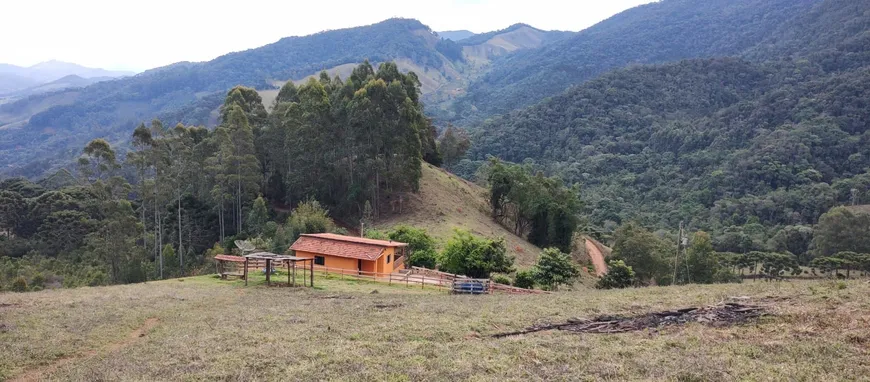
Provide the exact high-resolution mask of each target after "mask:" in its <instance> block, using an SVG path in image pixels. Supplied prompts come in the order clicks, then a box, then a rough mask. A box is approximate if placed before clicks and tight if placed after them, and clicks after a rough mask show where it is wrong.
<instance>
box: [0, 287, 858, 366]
mask: <svg viewBox="0 0 870 382" xmlns="http://www.w3.org/2000/svg"><path fill="white" fill-rule="evenodd" d="M318 284H319V286H318V288H317V289H315V290H311V289H302V288H297V289H289V288H277V287H273V288H266V287H261V286H260V287H257V286H251V287H240V286H238V282H222V281H219V280H216V279H213V278H210V277H197V278H187V279H184V280H183V281H182V280H170V281H163V282H153V283H148V284H136V285H126V286H113V287H98V288H82V289H74V290H52V291H43V292H34V293H27V294H15V293H2V294H0V343H2V344H3V345H4V346H0V379H3V378H10V380H13V381H14V380H36V379H39V378H45V379H53V380H71V381H92V380H182V379H184V380H246V381H247V380H275V379H284V380H288V379H289V380H315V379H316V380H350V379H353V380H396V381H404V380H539V379H546V380H681V381H700V380H852V379H861V378H864V377H865V376H867V375H870V358H868V357H867V353H868V351H870V298H868V296H870V284H868V283H866V282H858V281H853V282H804V281H802V282H750V283H744V284H729V285H711V286H681V287H652V288H644V289H629V290H621V291H583V292H581V293H561V294H550V295H531V296H509V295H486V296H450V295H447V294H441V293H436V292H426V291H422V292H421V291H419V290H417V289H414V288H405V287H402V286H393V287H390V286H386V285H383V284H377V285H375V284H366V283H362V284H360V283H351V282H344V281H339V280H319V281H318ZM373 290H377V291H378V293H377V294H372V293H371V292H372V291H373ZM409 293H413V294H409ZM731 297H737V299H736V300H737V301H741V302H742V303H744V304H757V305H761V306H764V307H765V309H767V310H768V311H769V313H770V314H771V316H768V317H763V318H761V319H759V320H758V321H757V322H753V323H748V324H745V325H738V326H728V327H712V326H705V325H702V324H697V323H695V324H688V325H685V326H670V327H663V328H660V329H658V330H644V331H638V332H629V333H622V334H573V333H570V332H564V331H548V332H539V333H534V334H527V335H521V336H514V337H507V338H503V339H495V338H491V337H490V336H491V335H493V334H496V333H501V332H506V331H513V330H518V329H521V328H523V327H526V326H528V325H532V324H536V323H547V322H562V321H564V320H566V319H569V318H572V317H581V318H589V317H595V316H600V315H615V314H624V315H634V314H640V313H647V312H654V311H659V310H665V309H676V308H684V307H689V306H703V305H709V304H716V303H719V302H721V301H723V300H727V299H729V298H731ZM16 378H19V379H16Z"/></svg>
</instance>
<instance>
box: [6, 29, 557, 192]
mask: <svg viewBox="0 0 870 382" xmlns="http://www.w3.org/2000/svg"><path fill="white" fill-rule="evenodd" d="M564 35H565V33H564V32H547V31H543V30H539V29H536V28H532V27H530V26H527V25H517V26H513V27H511V28H508V29H506V30H505V31H503V32H501V33H497V34H493V35H491V36H490V37H489V38H487V39H478V40H477V41H475V42H473V43H470V42H468V41H462V44H460V43H457V42H454V41H452V40H444V39H441V38H440V37H438V36H437V34H436V33H435V32H433V31H432V30H431V29H430V28H429V27H427V26H425V25H423V24H422V23H420V22H419V21H416V20H408V19H390V20H386V21H384V22H381V23H378V24H374V25H369V26H364V27H357V28H349V29H342V30H335V31H327V32H322V33H318V34H314V35H311V36H304V37H288V38H283V39H281V40H279V41H277V42H275V43H273V44H269V45H266V46H263V47H260V48H256V49H250V50H246V51H242V52H235V53H230V54H227V55H224V56H221V57H218V58H216V59H214V60H212V61H208V62H199V63H193V62H180V63H176V64H173V65H169V66H166V67H161V68H157V69H152V70H148V71H146V72H143V73H140V74H139V75H136V76H134V77H128V78H123V79H120V80H117V81H108V82H101V83H97V84H94V85H91V86H88V87H86V88H83V89H79V88H74V89H69V90H63V91H58V92H51V93H44V94H39V95H32V96H30V97H27V98H24V99H20V100H17V101H14V102H8V103H6V104H3V105H0V130H3V131H4V133H3V134H2V136H0V166H2V167H5V172H6V173H12V174H20V175H26V176H31V177H38V176H39V175H40V174H42V173H44V172H46V171H49V170H52V169H56V168H57V167H58V166H63V165H64V164H66V163H69V162H70V160H71V159H72V158H74V157H75V156H77V155H78V152H79V151H78V150H79V149H80V147H81V146H82V145H83V144H84V143H86V142H87V141H88V140H90V139H93V138H95V137H105V138H107V139H109V140H110V141H112V142H115V143H118V144H119V146H123V142H124V140H125V139H127V138H128V137H129V131H130V130H131V129H132V128H133V127H134V126H135V125H136V124H138V123H140V122H142V121H148V120H151V119H152V118H160V119H162V120H165V121H167V122H168V123H169V122H171V123H173V124H174V123H177V122H182V123H186V124H203V125H209V126H213V125H214V124H215V122H216V120H215V117H216V115H217V113H216V111H217V109H218V107H219V106H220V105H221V103H222V102H223V101H222V100H223V98H224V95H225V93H226V91H227V89H229V88H231V87H233V86H235V85H245V86H250V87H254V88H256V89H258V90H260V91H261V93H262V96H263V98H264V99H265V100H267V103H268V100H270V99H274V97H275V96H276V95H277V91H278V88H279V87H280V86H281V85H283V84H284V83H285V82H286V81H290V80H292V81H304V80H305V79H306V78H309V77H311V76H314V75H316V74H317V73H318V72H320V71H326V72H328V73H330V75H342V76H346V75H347V74H348V73H349V71H350V70H351V69H352V68H353V67H354V66H355V65H357V64H359V63H361V62H363V61H365V60H369V61H371V62H372V63H375V64H377V63H380V62H384V61H395V62H396V63H397V64H398V66H399V68H400V69H402V70H405V71H409V70H413V71H414V72H415V73H417V75H418V78H419V79H420V81H421V83H422V90H423V92H424V96H425V99H426V100H427V102H432V103H433V104H435V103H437V102H441V101H442V100H446V99H450V98H451V97H453V95H454V94H459V93H461V92H462V91H463V90H462V89H464V88H465V87H466V86H467V85H468V83H469V82H470V81H472V80H473V79H474V78H475V77H477V76H478V75H480V73H483V72H485V71H487V70H489V68H490V67H491V65H492V62H493V61H495V60H497V59H498V58H499V57H501V56H504V55H508V54H511V53H513V52H515V51H519V50H524V49H534V48H539V47H541V46H544V45H545V44H547V43H550V42H553V41H557V40H558V38H559V37H561V36H564Z"/></svg>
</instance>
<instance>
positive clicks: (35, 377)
mask: <svg viewBox="0 0 870 382" xmlns="http://www.w3.org/2000/svg"><path fill="white" fill-rule="evenodd" d="M157 322H158V320H157V318H153V317H152V318H149V319H147V320H145V322H144V323H143V324H142V326H140V327H138V328H136V330H134V331H132V332H130V334H128V335H127V337H126V338H124V339H123V340H121V341H118V342H114V343H111V344H109V345H106V346H105V347H103V348H102V349H99V350H88V351H86V352H83V353H80V354H76V355H71V356H67V357H63V358H59V359H57V360H55V361H54V362H52V363H50V364H48V365H45V366H43V367H40V368H36V369H31V370H28V371H26V372H24V374H21V375H19V376H18V377H15V378H13V379H11V380H10V381H11V382H36V381H41V380H43V377H44V376H45V375H46V374H51V373H52V372H54V371H55V370H57V369H59V368H60V367H61V366H64V365H67V364H70V363H72V362H75V361H79V360H83V359H88V358H91V357H95V356H97V355H98V354H99V353H110V352H114V351H117V350H120V349H122V348H124V347H126V346H128V345H130V344H132V343H133V342H135V341H136V340H137V339H139V338H140V337H144V336H145V335H146V334H148V331H150V330H151V329H152V328H154V326H156V325H157Z"/></svg>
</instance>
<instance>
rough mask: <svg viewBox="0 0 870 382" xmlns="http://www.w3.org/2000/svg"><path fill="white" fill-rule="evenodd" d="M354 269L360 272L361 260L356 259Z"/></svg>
mask: <svg viewBox="0 0 870 382" xmlns="http://www.w3.org/2000/svg"><path fill="white" fill-rule="evenodd" d="M356 269H357V270H358V271H360V272H362V260H357V261H356Z"/></svg>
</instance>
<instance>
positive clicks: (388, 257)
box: [387, 255, 393, 264]
mask: <svg viewBox="0 0 870 382" xmlns="http://www.w3.org/2000/svg"><path fill="white" fill-rule="evenodd" d="M391 257H393V255H387V264H389V263H390V258H391Z"/></svg>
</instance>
